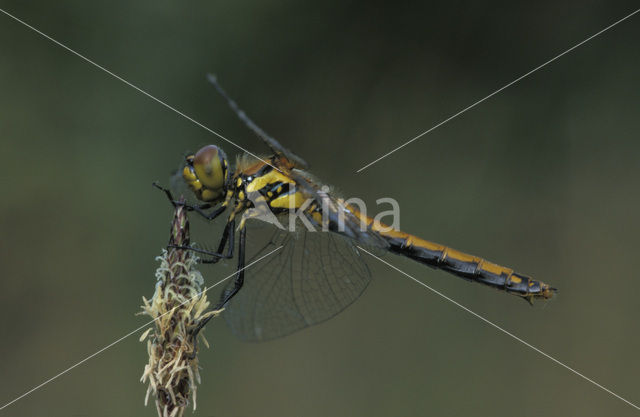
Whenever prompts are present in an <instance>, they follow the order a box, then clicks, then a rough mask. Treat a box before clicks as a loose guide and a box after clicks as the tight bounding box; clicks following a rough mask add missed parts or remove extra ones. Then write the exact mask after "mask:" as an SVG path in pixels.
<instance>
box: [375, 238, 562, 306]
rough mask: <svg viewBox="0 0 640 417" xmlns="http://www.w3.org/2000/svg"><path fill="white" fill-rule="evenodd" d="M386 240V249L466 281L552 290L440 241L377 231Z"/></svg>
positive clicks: (526, 292)
mask: <svg viewBox="0 0 640 417" xmlns="http://www.w3.org/2000/svg"><path fill="white" fill-rule="evenodd" d="M380 235H381V236H382V237H384V238H385V240H387V241H388V243H389V245H390V248H389V249H390V251H391V252H393V253H396V254H399V255H403V256H406V257H408V258H411V259H413V260H415V261H418V262H420V263H423V264H425V265H428V266H431V267H434V268H438V269H442V270H444V271H447V272H449V273H452V274H454V275H457V276H459V277H462V278H465V279H468V280H470V281H477V282H479V283H481V284H484V285H488V286H490V287H493V288H496V289H499V290H502V291H506V292H508V293H510V294H514V295H518V296H521V297H523V298H525V299H527V300H528V301H531V300H532V299H533V298H545V299H546V298H551V297H552V296H553V293H554V291H555V289H554V288H551V286H549V285H548V284H545V283H543V282H541V281H537V280H534V279H533V278H531V277H528V276H526V275H522V274H519V273H517V272H515V271H514V270H512V269H510V268H507V267H504V266H501V265H497V264H494V263H492V262H489V261H486V260H484V259H482V258H479V257H477V256H473V255H469V254H466V253H463V252H460V251H457V250H455V249H452V248H449V247H447V246H444V245H440V244H437V243H433V242H429V241H427V240H423V239H420V238H418V237H416V236H413V235H410V234H408V233H404V232H398V231H391V232H380Z"/></svg>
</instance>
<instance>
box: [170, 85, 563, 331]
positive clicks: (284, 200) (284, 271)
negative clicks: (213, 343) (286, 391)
mask: <svg viewBox="0 0 640 417" xmlns="http://www.w3.org/2000/svg"><path fill="white" fill-rule="evenodd" d="M209 81H210V82H211V83H212V84H213V86H214V87H215V88H216V90H217V91H218V93H219V94H220V95H221V96H222V97H223V98H224V99H225V100H226V101H227V104H228V105H229V106H230V107H231V109H232V110H233V111H234V112H235V113H236V115H237V116H238V117H239V118H240V120H241V121H242V122H244V124H245V125H246V126H247V127H248V128H249V129H250V130H252V131H253V132H254V133H255V134H256V135H257V136H258V137H259V138H260V139H261V140H262V141H263V142H264V143H265V144H266V145H267V146H268V147H269V149H270V151H271V155H270V156H269V157H266V158H263V159H260V158H255V157H252V156H249V155H243V156H241V157H240V158H238V160H237V162H236V164H235V167H231V165H230V163H229V160H228V158H227V156H226V154H225V153H224V151H223V150H222V149H221V148H220V147H218V146H216V145H207V146H204V147H203V148H201V149H200V150H198V151H197V152H196V153H194V154H191V155H188V156H187V157H186V158H185V164H184V166H183V168H182V172H181V173H182V177H183V179H184V182H185V183H186V185H187V186H188V188H189V189H190V190H191V191H192V192H193V194H194V195H195V197H196V198H197V199H198V200H199V202H200V203H199V204H198V205H193V206H189V209H190V210H193V211H195V212H197V213H199V214H200V215H201V216H203V217H204V218H205V219H207V220H209V221H214V220H215V219H217V218H219V217H220V216H221V215H222V214H223V213H226V212H228V215H227V218H226V223H225V226H224V230H223V232H222V236H221V238H220V242H219V244H218V248H217V251H209V250H204V249H197V248H194V247H190V249H191V250H195V251H197V252H200V253H202V254H203V255H206V256H207V259H203V262H206V263H216V262H218V261H219V260H222V259H232V258H234V257H236V256H237V273H236V275H235V277H234V279H233V280H232V281H231V282H230V283H229V284H228V285H227V286H226V287H225V288H224V289H223V290H222V292H221V295H220V301H219V303H218V305H217V306H216V309H221V308H224V312H223V315H224V317H225V319H226V321H227V323H228V324H229V326H230V328H231V330H232V332H233V333H234V334H235V335H236V336H238V337H239V338H240V339H242V340H246V341H263V340H270V339H274V338H278V337H282V336H285V335H288V334H291V333H293V332H295V331H298V330H300V329H303V328H305V327H308V326H311V325H315V324H317V323H320V322H323V321H325V320H327V319H329V318H331V317H333V316H335V315H336V314H338V313H339V312H341V311H342V310H344V309H345V308H346V307H347V306H349V305H350V304H352V303H353V302H354V301H355V300H356V299H357V298H358V297H359V296H360V295H361V294H362V292H363V291H364V289H365V288H366V287H367V285H368V283H369V281H370V279H371V273H370V270H369V268H368V265H367V262H366V260H365V259H364V258H365V254H364V253H363V251H362V250H361V249H360V248H359V247H367V248H371V249H372V250H375V251H377V252H378V253H381V254H385V253H393V254H396V255H400V256H404V257H406V258H409V259H412V260H414V261H417V262H419V263H421V264H424V265H427V266H430V267H433V268H437V269H440V270H443V271H446V272H448V273H451V274H453V275H454V276H458V277H461V278H464V279H466V280H468V281H473V282H477V283H480V284H483V285H485V286H487V287H491V288H494V289H497V290H500V291H502V292H505V293H508V294H513V295H516V296H518V297H521V298H523V299H525V300H527V301H529V302H530V303H533V300H535V299H549V298H551V297H552V296H553V295H554V293H555V292H556V289H555V288H553V287H551V286H550V285H549V284H546V283H544V282H541V281H537V280H535V279H533V278H531V277H529V276H526V275H523V274H520V273H518V272H515V271H514V270H513V269H511V268H508V267H505V266H501V265H498V264H495V263H492V262H489V261H487V260H485V259H482V258H480V257H477V256H473V255H469V254H466V253H463V252H461V251H458V250H455V249H452V248H450V247H447V246H444V245H441V244H438V243H434V242H431V241H428V240H424V239H422V238H419V237H417V236H414V235H412V234H409V233H406V232H403V231H401V230H396V229H393V228H390V227H389V226H387V225H385V224H383V223H381V222H379V221H378V220H374V219H372V218H371V217H368V216H366V215H365V214H363V213H362V212H361V211H359V210H358V207H355V206H354V205H351V204H349V203H348V202H347V201H346V200H344V199H342V198H341V197H339V196H337V195H334V193H333V192H332V191H330V190H331V189H330V188H329V187H326V186H324V185H323V184H322V183H321V182H320V181H318V180H317V179H315V177H313V176H312V175H311V174H309V172H308V164H307V163H306V162H305V161H304V159H302V158H301V157H299V156H297V155H295V154H294V153H292V152H291V151H289V150H288V149H286V148H285V147H284V146H282V145H281V144H280V143H279V142H278V141H277V140H276V139H274V138H273V137H271V136H269V135H268V134H267V133H266V132H265V131H263V130H262V129H261V128H260V127H259V126H257V125H256V124H255V123H254V122H253V121H252V120H251V119H250V118H249V117H248V116H247V115H246V113H245V112H244V111H243V110H242V109H240V108H239V106H238V105H237V103H236V102H235V101H234V100H233V99H232V98H231V97H230V96H229V95H228V94H227V93H226V91H225V90H224V89H223V88H222V87H221V85H220V84H219V83H218V81H217V79H216V78H215V77H214V76H212V75H209ZM169 196H170V194H169ZM170 198H171V197H170ZM293 213H296V217H295V219H296V221H297V222H298V223H304V225H305V226H307V227H308V226H309V224H311V226H312V227H313V228H314V230H307V229H306V228H304V227H299V228H292V227H289V228H284V227H281V226H280V227H274V228H273V229H274V231H273V233H271V234H270V237H269V238H268V239H266V243H265V244H264V246H261V247H260V246H259V249H258V250H257V251H256V253H254V254H253V256H252V259H257V258H258V257H260V256H263V255H264V254H265V253H268V252H269V251H271V250H273V249H274V248H278V247H280V248H281V249H280V250H279V251H278V253H276V254H274V255H271V256H270V257H268V258H267V259H265V260H262V261H261V262H260V263H257V264H256V265H255V266H252V267H251V268H248V269H247V270H245V265H246V264H247V263H246V260H247V239H248V237H247V229H248V228H249V225H250V224H251V223H252V222H256V221H262V222H263V223H274V224H276V223H277V222H276V221H274V219H279V218H283V217H286V216H289V219H291V218H292V216H291V215H292V214H293ZM289 226H291V224H290V225H289ZM300 229H302V230H300ZM320 229H322V231H321V230H320ZM236 233H237V235H238V236H236ZM251 233H253V232H251ZM236 241H237V253H236ZM367 256H368V255H367ZM207 321H208V319H205V320H203V321H202V322H201V323H199V325H198V326H197V328H196V330H195V333H196V334H197V332H198V331H199V330H201V329H202V328H203V327H204V326H205V325H206V324H207Z"/></svg>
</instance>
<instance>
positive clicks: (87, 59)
mask: <svg viewBox="0 0 640 417" xmlns="http://www.w3.org/2000/svg"><path fill="white" fill-rule="evenodd" d="M0 12H2V13H4V14H5V15H7V16H9V17H10V18H12V19H13V20H15V21H16V22H18V23H21V24H23V25H24V26H26V27H28V28H29V29H31V30H32V31H34V32H36V33H37V34H39V35H42V36H44V37H45V38H47V39H49V40H50V41H51V42H53V43H55V44H56V45H58V46H60V47H61V48H63V49H66V50H67V51H69V52H71V53H72V54H74V55H75V56H77V57H78V58H81V59H83V60H84V61H86V62H88V63H89V64H91V65H93V66H94V67H96V68H98V69H101V70H102V71H104V72H106V73H107V74H109V75H111V76H112V77H113V78H115V79H117V80H119V81H122V82H123V83H125V84H126V85H128V86H129V87H131V88H133V89H134V90H136V91H138V92H140V93H142V94H144V95H145V96H147V97H149V98H150V99H151V100H153V101H155V102H156V103H158V104H161V105H162V106H164V107H166V108H167V109H169V110H171V111H173V112H175V113H177V114H179V115H180V116H182V117H184V118H185V119H187V120H189V121H190V122H191V123H193V124H195V125H197V126H200V127H201V128H203V129H204V130H206V131H207V132H209V133H213V134H214V135H216V136H217V137H219V138H220V139H222V140H224V141H226V142H228V143H230V144H231V145H233V146H235V147H236V148H238V149H240V150H242V151H243V152H246V153H247V154H249V155H251V156H253V157H254V158H256V159H259V160H260V161H262V162H264V163H265V164H267V165H269V166H270V167H272V168H273V169H275V170H276V171H280V170H279V169H278V168H276V167H274V166H273V165H271V164H270V163H269V162H267V161H265V160H264V159H262V158H260V157H259V156H257V155H255V154H253V153H251V152H249V151H248V150H246V149H245V148H243V147H242V146H240V145H238V144H236V143H234V142H232V141H230V140H229V139H227V138H225V137H224V136H222V135H221V134H220V133H218V132H216V131H214V130H213V129H210V128H208V127H207V126H205V125H203V124H202V123H200V122H198V121H197V120H195V119H193V118H192V117H190V116H187V115H186V114H184V113H183V112H181V111H180V110H178V109H176V108H175V107H173V106H171V105H169V104H167V103H165V102H164V101H162V100H160V99H159V98H157V97H155V96H153V95H151V94H150V93H148V92H146V91H145V90H143V89H142V88H140V87H138V86H136V85H135V84H132V83H130V82H129V81H127V80H125V79H124V78H122V77H120V76H119V75H117V74H114V73H113V72H111V71H109V70H108V69H106V68H105V67H103V66H102V65H100V64H98V63H96V62H94V61H92V60H90V59H89V58H87V57H85V56H84V55H82V54H80V53H79V52H76V51H74V50H73V49H71V48H69V47H68V46H66V45H64V44H63V43H61V42H58V41H57V40H55V39H53V38H52V37H51V36H49V35H47V34H46V33H43V32H41V31H40V30H38V29H36V28H34V27H33V26H31V25H30V24H28V23H27V22H25V21H23V20H20V19H18V18H17V17H15V16H14V15H12V14H10V13H9V12H7V11H6V10H3V9H0ZM280 172H282V171H280ZM0 410H1V409H0Z"/></svg>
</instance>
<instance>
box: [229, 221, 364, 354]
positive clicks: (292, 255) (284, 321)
mask: <svg viewBox="0 0 640 417" xmlns="http://www.w3.org/2000/svg"><path fill="white" fill-rule="evenodd" d="M271 230H273V229H271ZM250 232H252V230H248V235H247V239H248V240H249V239H252V237H251V235H249V233H250ZM268 240H269V241H268V243H267V244H265V245H263V246H262V247H261V248H259V249H258V250H257V251H254V253H253V254H252V255H253V256H251V258H248V259H247V264H248V263H250V261H249V259H257V258H259V257H260V256H263V255H264V254H266V253H268V252H270V251H272V250H273V249H275V248H277V247H279V246H282V248H281V249H280V250H278V251H277V252H276V253H275V254H274V255H272V256H269V257H267V258H265V259H264V260H262V261H260V262H258V263H256V264H255V265H253V266H251V267H249V268H247V269H246V272H245V282H244V286H243V287H242V289H241V290H240V291H239V292H238V294H237V295H236V296H235V297H234V298H233V299H232V300H231V301H230V302H229V304H228V305H227V308H226V309H225V311H224V317H225V319H226V321H227V324H228V325H229V327H230V328H231V331H232V332H233V333H234V334H235V335H236V336H237V337H238V338H240V339H242V340H246V341H264V340H269V339H274V338H277V337H281V336H285V335H288V334H291V333H293V332H295V331H297V330H300V329H302V328H305V327H308V326H311V325H314V324H317V323H320V322H322V321H325V320H327V319H329V318H331V317H333V316H335V315H336V314H337V313H339V312H340V311H342V310H344V309H345V308H346V307H347V306H349V305H350V304H351V303H353V302H354V301H355V300H356V299H357V298H358V297H359V296H360V295H361V294H362V292H363V291H364V289H365V288H366V287H367V285H368V284H369V281H370V277H371V275H370V272H369V268H368V267H367V265H366V263H365V262H364V259H363V257H364V256H365V255H364V254H363V253H361V251H359V250H358V248H357V247H355V246H354V245H353V243H352V242H351V241H350V240H349V239H346V238H344V237H342V236H340V235H337V234H334V233H329V232H308V231H298V232H295V233H291V232H288V231H281V230H277V231H276V232H275V233H273V234H272V235H271V238H270V239H268ZM263 242H264V241H263ZM250 255H251V254H250ZM229 285H232V284H229Z"/></svg>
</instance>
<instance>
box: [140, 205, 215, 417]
mask: <svg viewBox="0 0 640 417" xmlns="http://www.w3.org/2000/svg"><path fill="white" fill-rule="evenodd" d="M169 244H170V246H171V245H176V246H188V245H189V244H190V242H189V221H188V218H187V213H186V210H185V208H184V206H182V205H180V204H177V205H176V206H175V212H174V218H173V222H172V224H171V237H170V239H169ZM156 259H157V260H158V261H159V262H160V266H159V267H158V269H157V270H156V278H157V283H156V289H155V293H154V294H153V297H152V298H151V300H147V299H146V298H145V297H142V300H143V302H144V305H143V306H142V311H141V313H140V314H144V315H148V316H150V317H151V318H153V319H154V320H155V321H154V325H153V327H151V328H149V329H147V330H146V331H145V332H144V333H143V335H142V336H141V337H140V340H141V341H143V340H145V339H146V340H147V352H148V354H149V363H148V364H147V365H146V366H145V368H144V373H143V374H142V378H141V381H142V382H146V381H148V383H149V386H148V388H147V394H146V397H145V405H146V404H147V403H148V400H149V395H150V394H154V395H155V398H156V399H155V402H156V408H157V410H158V416H159V417H180V416H182V415H183V414H184V411H185V410H186V408H187V406H188V404H189V401H190V400H191V401H193V409H194V410H195V408H196V388H197V383H200V373H199V371H198V358H197V356H195V355H192V354H193V352H194V349H195V340H194V338H193V335H192V330H193V328H194V327H196V326H197V324H198V322H199V321H200V320H202V319H204V318H206V317H209V316H216V315H218V314H220V313H221V312H222V310H217V311H208V312H207V311H206V310H207V309H208V307H209V304H210V303H209V301H208V300H207V295H206V293H204V292H202V288H203V283H204V281H203V278H202V275H201V274H200V272H198V271H197V270H196V269H195V266H196V265H197V261H198V259H197V257H196V256H195V255H194V253H193V252H192V251H188V250H183V249H176V248H171V247H170V248H169V249H168V250H167V249H164V250H163V251H162V255H161V256H158V257H157V258H156ZM200 333H202V332H200ZM203 339H204V337H203ZM203 342H204V344H205V345H207V342H206V340H203ZM190 356H193V357H192V358H191V357H190Z"/></svg>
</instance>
